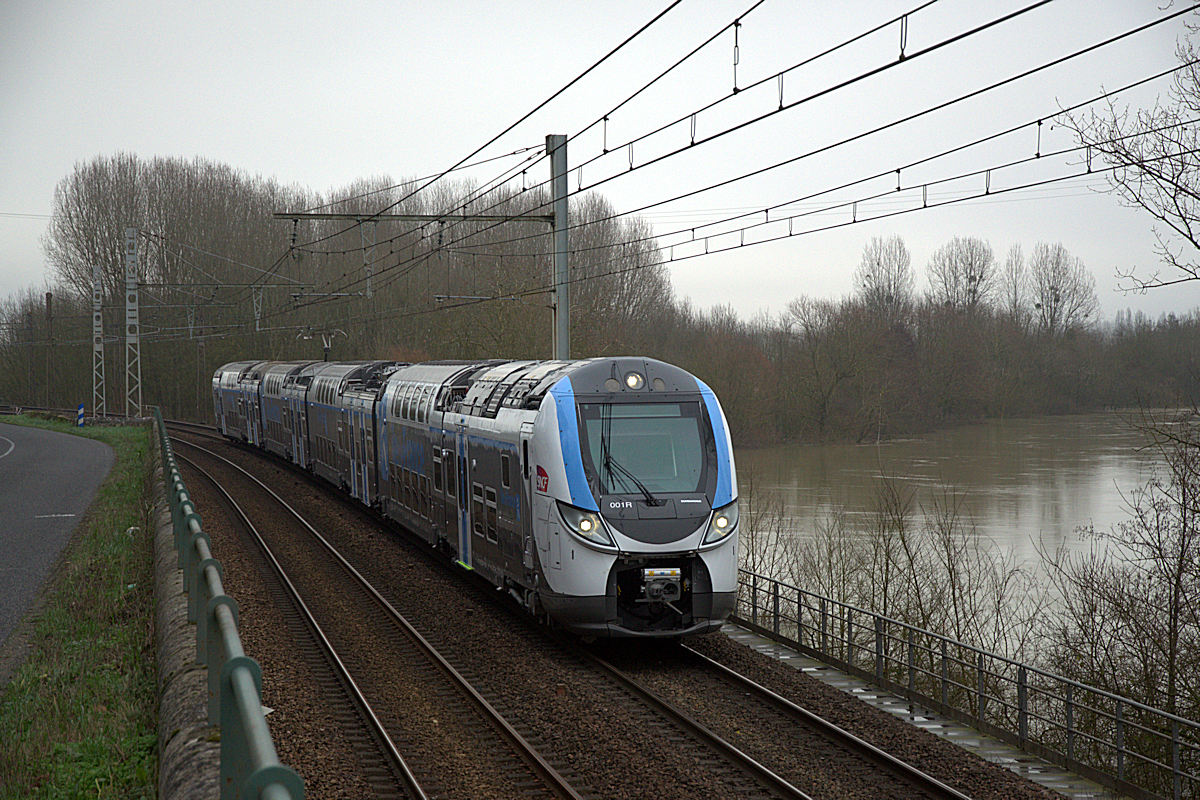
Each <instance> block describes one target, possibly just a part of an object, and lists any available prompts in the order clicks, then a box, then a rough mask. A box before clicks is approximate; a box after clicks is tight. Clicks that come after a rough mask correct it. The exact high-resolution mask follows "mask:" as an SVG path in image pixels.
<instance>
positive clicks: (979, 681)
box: [975, 650, 987, 722]
mask: <svg viewBox="0 0 1200 800" xmlns="http://www.w3.org/2000/svg"><path fill="white" fill-rule="evenodd" d="M986 675H987V673H986V672H984V669H983V651H982V650H981V651H980V652H978V653H976V654H975V708H976V711H977V712H978V713H977V714H976V716H977V717H978V718H979V721H980V722H983V715H984V711H985V707H986V704H987V687H986V686H985V683H984V680H985V677H986Z"/></svg>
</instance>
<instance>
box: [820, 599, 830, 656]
mask: <svg viewBox="0 0 1200 800" xmlns="http://www.w3.org/2000/svg"><path fill="white" fill-rule="evenodd" d="M820 606H821V647H820V650H819V651H818V652H820V653H821V655H825V654H826V653H828V652H829V609H827V608H826V607H825V598H824V597H822V598H821V602H820Z"/></svg>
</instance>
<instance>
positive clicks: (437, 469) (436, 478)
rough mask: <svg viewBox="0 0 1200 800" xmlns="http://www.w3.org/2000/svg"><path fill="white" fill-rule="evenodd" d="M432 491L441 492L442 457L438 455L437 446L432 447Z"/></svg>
mask: <svg viewBox="0 0 1200 800" xmlns="http://www.w3.org/2000/svg"><path fill="white" fill-rule="evenodd" d="M433 490H434V491H435V492H440V491H442V457H441V456H440V455H439V454H438V447H437V445H434V447H433Z"/></svg>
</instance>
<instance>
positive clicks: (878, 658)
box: [875, 616, 884, 683]
mask: <svg viewBox="0 0 1200 800" xmlns="http://www.w3.org/2000/svg"><path fill="white" fill-rule="evenodd" d="M883 624H884V623H883V617H878V616H877V617H875V680H877V681H879V682H880V683H882V682H883Z"/></svg>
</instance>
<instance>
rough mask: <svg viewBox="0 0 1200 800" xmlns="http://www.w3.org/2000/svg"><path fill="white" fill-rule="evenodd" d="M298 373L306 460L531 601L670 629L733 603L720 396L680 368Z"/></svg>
mask: <svg viewBox="0 0 1200 800" xmlns="http://www.w3.org/2000/svg"><path fill="white" fill-rule="evenodd" d="M236 366H237V365H229V366H228V367H227V369H229V370H233V369H234V368H235V367H236ZM372 370H373V371H374V372H372ZM306 375H307V376H308V377H310V378H311V380H310V381H309V382H308V383H309V386H308V388H307V399H306V401H305V406H306V410H307V417H308V428H307V432H306V434H305V436H304V438H305V439H306V445H305V447H307V449H308V451H309V452H311V453H312V454H313V457H312V459H311V460H310V466H311V467H312V468H313V470H314V471H315V472H317V474H319V475H321V476H322V477H324V478H326V479H327V480H330V481H331V482H334V483H336V484H339V485H342V486H344V487H346V488H347V489H348V490H350V491H351V492H352V493H353V494H354V495H355V496H356V497H358V498H359V499H360V500H361V501H363V502H365V503H367V504H369V505H375V506H377V507H378V508H379V509H380V510H381V511H382V512H383V513H384V514H385V515H386V516H388V517H391V518H393V519H396V520H398V521H399V522H401V523H403V524H404V525H405V526H406V527H408V528H410V529H412V530H413V531H415V532H417V533H418V534H419V535H420V536H422V537H423V538H424V539H425V540H426V541H428V542H429V543H430V544H431V545H433V546H435V547H438V548H439V549H442V550H443V551H445V552H447V553H448V554H449V555H450V556H451V557H452V558H453V559H454V560H456V561H457V562H458V563H460V564H461V565H462V566H464V567H467V568H469V569H472V570H474V571H475V572H477V573H478V574H479V575H481V576H482V577H483V578H485V579H487V580H488V581H490V582H491V583H492V584H494V585H495V586H497V587H499V588H503V589H506V590H508V592H509V593H510V594H511V595H512V596H513V597H515V598H516V599H517V600H518V601H519V602H521V603H522V604H523V605H524V606H525V607H526V608H528V609H529V610H530V611H531V612H533V613H535V614H537V615H539V616H544V617H546V618H548V619H550V620H553V621H554V622H555V623H557V624H559V625H561V626H562V627H565V628H567V629H568V630H571V631H573V632H576V633H579V634H582V635H585V636H630V637H666V636H682V635H690V634H699V633H706V632H710V631H714V630H716V629H718V628H719V627H720V625H721V623H722V621H723V620H724V619H725V617H726V616H728V614H729V613H730V611H732V609H733V606H734V600H735V595H736V589H737V546H738V545H737V524H738V513H737V478H736V473H735V468H734V461H733V449H732V443H731V441H730V438H729V434H728V426H727V424H726V421H725V417H724V414H723V412H722V411H721V407H720V404H719V403H718V401H717V398H716V396H715V395H714V394H713V392H712V391H711V390H710V389H709V388H708V387H707V386H705V385H704V384H703V383H702V382H701V381H699V380H698V379H696V378H695V377H694V376H692V375H690V374H689V373H687V372H685V371H684V370H681V369H679V368H678V367H674V366H671V365H669V364H665V363H663V362H660V361H656V360H653V359H647V358H635V357H628V358H602V359H590V360H584V361H541V362H536V361H486V362H430V363H424V364H413V365H406V366H401V365H394V364H389V363H386V362H370V364H361V363H360V364H329V365H322V366H317V367H306V368H303V369H301V370H299V371H298V372H296V373H295V374H294V376H293V378H294V382H295V383H297V384H298V383H299V382H300V380H302V379H303V378H304V377H305V376H306ZM356 382H361V386H356V385H355V384H356ZM284 391H285V394H286V391H287V388H286V386H285V390H284ZM292 419H293V422H294V423H295V424H297V425H300V424H301V423H300V421H299V419H298V418H296V417H293V418H292ZM339 426H340V427H339ZM296 433H300V430H299V429H298V430H297V432H296ZM372 434H373V436H372Z"/></svg>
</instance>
